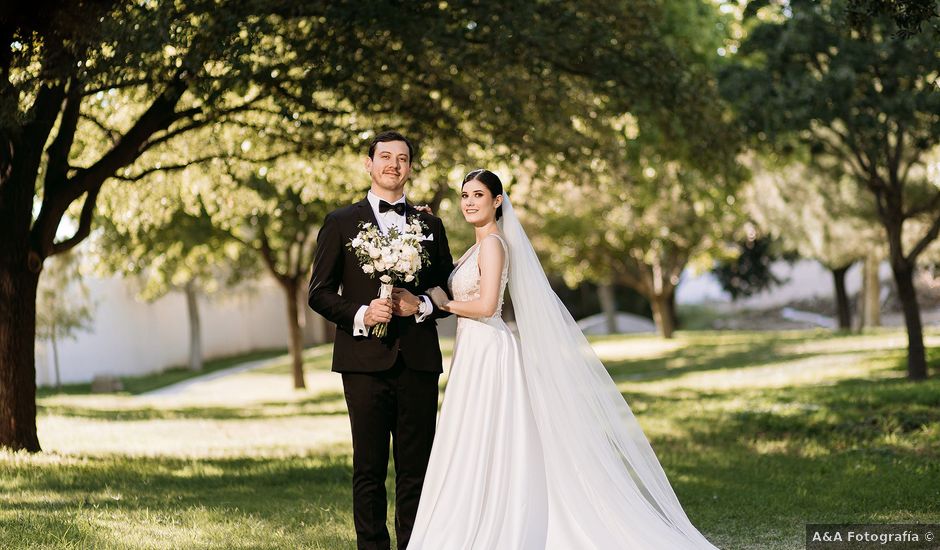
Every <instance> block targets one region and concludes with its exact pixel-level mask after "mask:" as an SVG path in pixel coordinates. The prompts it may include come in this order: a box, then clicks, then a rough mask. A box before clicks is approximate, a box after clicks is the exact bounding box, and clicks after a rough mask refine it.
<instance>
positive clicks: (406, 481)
mask: <svg viewBox="0 0 940 550" xmlns="http://www.w3.org/2000/svg"><path fill="white" fill-rule="evenodd" d="M342 376H343V392H344V394H345V396H346V405H347V408H348V409H349V422H350V426H351V428H352V444H353V520H354V523H355V526H356V544H357V547H358V549H359V550H389V549H390V548H391V540H390V538H389V532H388V528H387V527H386V525H385V524H386V508H387V505H386V503H387V499H388V496H387V494H386V491H385V479H386V476H387V475H388V457H389V440H391V446H392V457H393V459H394V461H395V535H396V538H397V541H398V549H399V550H403V549H405V548H406V547H407V546H408V540H409V539H410V538H411V530H412V527H413V526H414V521H415V515H416V514H417V511H418V501H419V500H420V497H421V486H422V485H423V484H424V475H425V472H426V470H427V467H428V458H429V457H430V454H431V444H432V443H433V442H434V429H435V426H436V424H437V401H438V389H437V384H438V378H439V377H440V375H439V374H438V373H436V372H425V371H418V370H414V369H410V368H408V366H407V365H406V364H405V361H404V359H403V358H402V356H401V354H400V353H399V355H398V358H397V360H396V361H395V364H394V365H393V366H392V368H391V369H388V370H386V371H381V372H370V373H359V372H355V373H351V372H344V373H343V374H342Z"/></svg>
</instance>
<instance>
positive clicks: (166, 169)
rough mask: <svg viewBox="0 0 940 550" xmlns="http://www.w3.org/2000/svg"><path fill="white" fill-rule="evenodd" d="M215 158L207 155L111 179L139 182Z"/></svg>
mask: <svg viewBox="0 0 940 550" xmlns="http://www.w3.org/2000/svg"><path fill="white" fill-rule="evenodd" d="M216 158H218V156H217V155H208V156H204V157H199V158H195V159H192V160H189V161H187V162H184V163H182V164H169V165H165V166H153V167H151V168H147V169H146V170H143V171H141V172H140V173H138V174H134V175H133V176H124V175H122V174H114V176H112V177H113V178H115V179H119V180H121V181H140V180H142V179H144V178H145V177H147V176H149V175H150V174H153V173H155V172H175V171H177V170H183V169H185V168H188V167H190V166H194V165H197V164H202V163H204V162H208V161H210V160H215V159H216Z"/></svg>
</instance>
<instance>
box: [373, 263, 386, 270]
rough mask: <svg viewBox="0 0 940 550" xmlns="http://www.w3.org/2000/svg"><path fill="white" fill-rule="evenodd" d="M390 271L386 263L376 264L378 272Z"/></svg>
mask: <svg viewBox="0 0 940 550" xmlns="http://www.w3.org/2000/svg"><path fill="white" fill-rule="evenodd" d="M386 269H388V266H386V265H385V262H375V270H376V271H385V270H386Z"/></svg>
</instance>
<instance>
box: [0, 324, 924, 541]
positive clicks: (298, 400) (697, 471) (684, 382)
mask: <svg viewBox="0 0 940 550" xmlns="http://www.w3.org/2000/svg"><path fill="white" fill-rule="evenodd" d="M591 341H592V344H593V345H594V347H595V349H596V350H597V352H598V354H599V356H600V357H601V358H602V360H603V361H604V362H605V364H606V366H607V367H608V369H609V371H610V373H611V376H612V377H613V378H614V380H615V381H616V382H617V384H618V386H619V388H620V389H621V391H623V392H624V396H625V398H626V399H627V401H628V402H629V403H630V406H631V408H632V409H633V411H634V412H635V414H636V415H637V419H638V420H639V422H640V423H641V425H642V426H643V429H644V431H645V432H646V434H647V436H648V437H649V439H650V441H651V444H652V445H653V448H654V449H655V450H656V453H657V455H658V456H659V458H660V460H661V461H662V464H663V467H664V469H665V470H666V472H667V475H668V476H669V478H670V480H671V481H672V483H673V485H674V487H675V489H676V492H677V494H678V495H679V498H680V500H681V501H682V503H683V506H684V508H685V509H686V511H687V512H688V514H689V516H690V517H691V519H692V520H693V522H694V523H695V524H696V525H697V526H699V527H700V528H701V529H702V530H703V532H704V533H705V534H706V535H707V536H708V537H709V538H710V539H711V540H713V541H714V542H715V543H716V544H718V545H719V546H720V547H725V548H755V549H757V548H760V549H777V548H780V549H783V548H801V547H802V536H803V525H804V524H805V523H807V522H820V523H825V522H864V521H885V522H886V521H898V522H899V521H908V522H919V521H922V522H927V521H937V520H938V518H940V460H938V458H940V456H938V455H940V452H938V449H940V381H938V380H937V379H931V380H929V381H927V382H924V383H913V382H908V381H907V380H906V379H905V378H904V370H903V362H904V348H905V346H906V340H905V337H904V335H903V334H902V333H900V332H898V331H890V330H880V331H875V332H872V333H866V334H863V335H833V334H829V333H826V332H823V331H815V330H811V331H781V332H753V333H748V332H680V333H678V335H677V337H676V338H675V339H673V340H669V341H666V340H662V339H660V338H657V337H653V336H647V335H643V336H635V335H634V336H608V337H596V338H592V339H591ZM927 341H928V345H931V346H938V345H940V334H938V333H937V332H935V331H933V332H928V334H927ZM452 346H453V341H452V340H445V341H444V342H443V347H444V348H445V350H448V354H449V350H450V349H452ZM330 352H331V350H330V347H329V346H318V347H316V348H311V349H308V350H306V351H305V361H306V365H305V367H306V368H305V370H306V381H307V387H308V389H307V390H302V391H297V390H294V389H293V388H292V387H291V382H290V380H291V379H290V362H289V360H288V358H287V357H286V356H282V357H279V358H274V359H273V360H272V362H270V363H269V364H266V365H265V366H263V367H261V368H258V369H255V370H253V371H248V372H240V373H237V374H232V375H230V376H226V377H224V378H219V379H215V380H201V381H193V382H191V383H188V384H187V385H186V386H185V387H183V388H181V389H179V390H178V391H175V392H172V393H169V394H166V395H149V394H141V395H133V394H131V393H122V394H116V395H114V394H112V395H95V394H90V393H88V391H87V389H85V390H82V389H81V388H71V389H70V390H69V391H67V392H62V393H48V394H45V395H44V396H42V397H41V398H40V399H39V402H38V404H39V418H38V424H39V434H40V439H41V441H42V443H43V446H44V449H45V451H46V452H44V453H42V454H38V455H34V456H33V455H27V454H24V453H10V452H0V547H3V548H6V547H16V548H88V547H101V548H135V549H136V548H219V549H222V548H322V549H328V550H336V549H345V548H353V547H354V545H355V544H354V540H355V533H354V531H353V528H352V516H351V514H352V512H351V502H350V498H351V497H350V484H351V475H352V474H351V459H350V455H351V446H350V442H349V420H348V418H347V416H346V405H345V400H344V397H343V390H342V382H341V377H340V376H339V375H337V374H335V373H332V372H330V366H331V353H330ZM445 367H446V368H449V358H447V359H445ZM441 382H442V387H443V386H444V384H445V383H446V376H445V377H442V378H441ZM141 385H146V386H148V387H152V386H153V385H154V382H153V381H142V382H141ZM393 485H394V483H393V481H392V480H391V479H390V480H389V487H390V488H391V487H393ZM393 502H394V494H392V493H390V494H389V503H390V504H389V510H391V509H392V503H393ZM389 518H390V522H391V521H392V516H391V515H390V516H389ZM23 541H29V545H28V546H24V544H23Z"/></svg>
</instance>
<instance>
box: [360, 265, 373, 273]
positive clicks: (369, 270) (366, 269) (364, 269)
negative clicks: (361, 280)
mask: <svg viewBox="0 0 940 550" xmlns="http://www.w3.org/2000/svg"><path fill="white" fill-rule="evenodd" d="M362 272H363V273H373V272H375V268H374V267H372V266H371V265H369V264H366V265H364V266H362Z"/></svg>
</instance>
